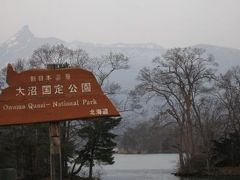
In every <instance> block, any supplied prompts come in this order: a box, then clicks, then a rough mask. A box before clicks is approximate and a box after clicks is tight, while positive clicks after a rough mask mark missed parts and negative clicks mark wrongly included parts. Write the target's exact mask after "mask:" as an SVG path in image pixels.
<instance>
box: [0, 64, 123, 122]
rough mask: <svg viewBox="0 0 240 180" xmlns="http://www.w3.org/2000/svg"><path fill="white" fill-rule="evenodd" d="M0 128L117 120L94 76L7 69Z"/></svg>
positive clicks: (77, 71)
mask: <svg viewBox="0 0 240 180" xmlns="http://www.w3.org/2000/svg"><path fill="white" fill-rule="evenodd" d="M7 84H8V87H7V88H6V89H3V90H2V92H1V95H0V125H14V124H28V123H40V122H52V121H61V120H75V119H86V118H96V117H105V116H108V117H109V116H120V115H119V113H118V111H117V110H116V108H115V107H114V106H113V104H112V103H111V101H110V100H109V99H108V98H107V97H106V96H105V95H104V93H103V91H102V90H101V87H100V85H99V84H98V83H97V80H96V78H95V77H94V75H93V74H92V73H91V72H89V71H86V70H83V69H80V68H64V69H33V70H28V71H24V72H21V73H17V72H15V71H14V70H13V68H12V66H11V65H8V69H7Z"/></svg>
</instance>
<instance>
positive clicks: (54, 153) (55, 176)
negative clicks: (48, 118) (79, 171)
mask: <svg viewBox="0 0 240 180" xmlns="http://www.w3.org/2000/svg"><path fill="white" fill-rule="evenodd" d="M49 140H50V176H51V180H62V161H61V140H60V126H59V122H50V124H49Z"/></svg>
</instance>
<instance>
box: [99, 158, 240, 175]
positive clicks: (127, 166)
mask: <svg viewBox="0 0 240 180" xmlns="http://www.w3.org/2000/svg"><path fill="white" fill-rule="evenodd" d="M177 162H178V155H177V154H150V155H119V154H117V155H115V164H114V165H111V166H104V167H103V168H102V175H101V177H102V178H101V179H102V180H240V178H239V177H231V178H230V177H221V178H220V177H218V178H217V177H215V178H213V177H211V178H209V177H208V178H207V177H201V178H192V177H191V178H190V177H184V178H183V177H176V176H174V175H172V173H173V172H175V170H176V168H177Z"/></svg>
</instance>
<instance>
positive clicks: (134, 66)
mask: <svg viewBox="0 0 240 180" xmlns="http://www.w3.org/2000/svg"><path fill="white" fill-rule="evenodd" d="M44 44H49V45H54V44H64V45H65V46H67V47H69V48H72V49H75V48H82V49H84V50H86V51H87V52H88V53H89V55H90V56H102V55H106V54H108V53H109V52H110V51H112V52H121V53H123V54H124V55H126V56H128V57H129V60H130V61H129V65H130V69H129V70H124V72H123V71H119V72H116V73H115V74H113V76H114V80H115V81H118V82H120V83H121V85H122V87H123V88H124V89H130V88H132V87H133V86H134V85H135V84H136V77H137V74H138V71H139V70H140V69H141V68H142V67H144V66H150V65H151V61H152V59H153V58H154V57H156V56H161V54H163V53H164V52H165V51H166V49H164V48H162V47H161V46H159V45H157V44H153V43H148V44H124V43H118V44H94V43H83V42H80V41H73V42H66V41H62V40H60V39H57V38H39V37H36V36H35V35H34V34H33V33H32V32H31V31H30V29H29V27H28V26H24V27H23V28H22V29H21V30H20V31H19V32H17V33H16V34H15V35H13V36H12V37H11V38H9V39H8V40H7V41H6V42H4V43H2V44H0V67H1V68H2V67H4V66H5V65H6V64H7V63H9V62H10V63H11V62H14V61H15V60H16V59H17V58H27V57H30V56H31V54H32V53H33V51H34V50H35V49H37V48H39V47H41V46H42V45H44ZM194 47H200V48H203V49H206V51H207V53H209V54H212V55H213V56H214V57H215V60H216V62H217V63H218V64H219V71H220V72H225V71H226V70H228V69H229V68H230V67H232V66H236V65H240V50H239V49H232V48H226V47H218V46H211V45H196V46H194Z"/></svg>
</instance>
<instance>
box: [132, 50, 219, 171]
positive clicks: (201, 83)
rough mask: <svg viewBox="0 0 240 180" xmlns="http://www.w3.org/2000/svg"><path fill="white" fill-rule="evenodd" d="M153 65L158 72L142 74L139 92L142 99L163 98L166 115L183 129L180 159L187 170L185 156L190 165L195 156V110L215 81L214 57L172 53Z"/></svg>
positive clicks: (191, 52)
mask: <svg viewBox="0 0 240 180" xmlns="http://www.w3.org/2000/svg"><path fill="white" fill-rule="evenodd" d="M153 62H154V63H155V68H153V69H150V68H146V67H145V68H143V69H142V70H141V71H140V73H139V76H138V80H139V81H140V84H139V85H138V86H137V87H136V91H137V92H138V93H139V94H140V95H141V96H143V95H150V96H149V97H151V98H152V97H154V96H160V97H162V98H163V100H164V102H163V104H164V103H166V105H165V111H166V112H167V113H168V114H169V115H170V116H171V117H172V119H173V120H175V121H176V122H177V123H178V126H179V158H180V165H181V167H184V163H185V161H184V156H183V153H185V154H186V162H187V163H188V164H189V163H190V162H191V159H192V158H193V157H194V155H195V144H194V136H193V135H194V133H193V131H194V130H193V128H194V116H195V113H194V108H193V107H194V104H195V103H196V101H197V100H198V99H199V96H200V95H201V93H202V90H204V89H205V88H206V81H211V80H212V79H214V77H215V76H214V70H213V69H212V68H211V67H212V66H213V65H215V64H214V62H213V58H212V57H211V56H208V55H206V54H204V51H203V50H202V49H198V48H175V49H171V50H168V51H167V52H166V53H165V54H164V55H163V56H162V58H159V57H157V58H155V59H154V60H153ZM189 167H191V165H190V164H189Z"/></svg>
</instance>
